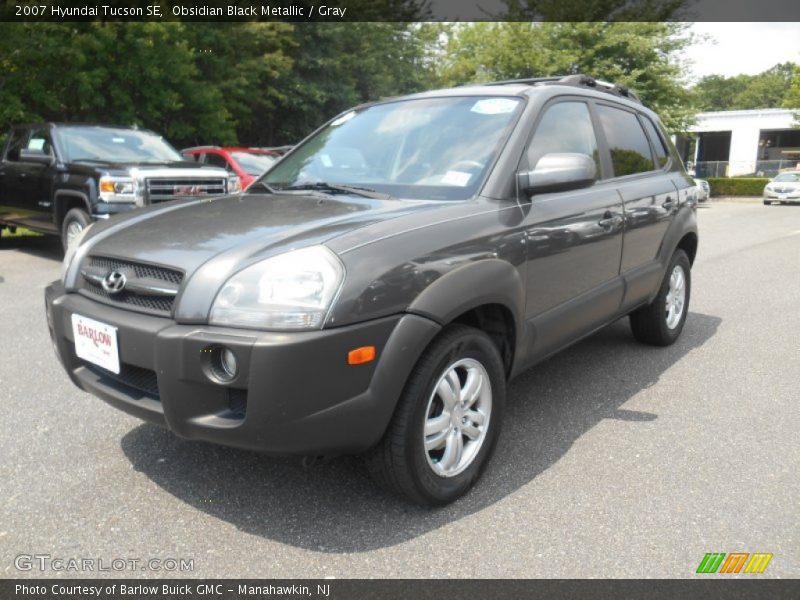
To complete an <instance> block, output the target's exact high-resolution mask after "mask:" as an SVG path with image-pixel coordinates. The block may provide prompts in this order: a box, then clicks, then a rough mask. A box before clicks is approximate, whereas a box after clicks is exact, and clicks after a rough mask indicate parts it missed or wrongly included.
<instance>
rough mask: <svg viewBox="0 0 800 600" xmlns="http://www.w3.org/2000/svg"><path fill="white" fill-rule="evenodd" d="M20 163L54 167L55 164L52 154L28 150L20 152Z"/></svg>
mask: <svg viewBox="0 0 800 600" xmlns="http://www.w3.org/2000/svg"><path fill="white" fill-rule="evenodd" d="M19 160H20V162H31V163H39V164H42V165H52V164H53V162H55V159H54V158H53V155H52V154H45V153H44V152H41V151H39V150H28V149H27V148H23V149H22V150H20V151H19Z"/></svg>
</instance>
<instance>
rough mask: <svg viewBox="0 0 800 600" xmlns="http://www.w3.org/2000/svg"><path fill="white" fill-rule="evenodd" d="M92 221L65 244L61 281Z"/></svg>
mask: <svg viewBox="0 0 800 600" xmlns="http://www.w3.org/2000/svg"><path fill="white" fill-rule="evenodd" d="M92 225H94V223H90V224H89V225H87V226H86V227H84V228H83V230H81V231H80V233H77V234H75V237H73V238H72V240H71V241H70V242H69V245H68V246H67V250H66V251H65V252H64V260H63V261H62V263H61V281H62V282H64V278H65V277H66V275H67V270H68V269H69V265H70V263H71V262H72V259H73V258H75V253H76V252H77V251H78V246H80V245H81V242H82V241H83V238H84V237H85V236H86V232H87V231H89V230H90V229H91V228H92Z"/></svg>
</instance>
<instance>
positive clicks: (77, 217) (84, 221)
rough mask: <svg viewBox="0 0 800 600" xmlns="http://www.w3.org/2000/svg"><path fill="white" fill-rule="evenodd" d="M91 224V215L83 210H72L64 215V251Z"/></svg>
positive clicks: (62, 239)
mask: <svg viewBox="0 0 800 600" xmlns="http://www.w3.org/2000/svg"><path fill="white" fill-rule="evenodd" d="M91 222H92V219H91V217H90V216H89V213H87V212H86V211H85V210H83V209H81V208H72V209H70V210H69V211H68V212H67V214H66V215H64V220H63V221H62V222H61V245H62V246H63V247H64V251H66V250H67V247H68V246H69V244H70V242H71V241H72V240H74V239H75V238H76V237H77V236H78V235H80V233H81V232H82V231H83V230H84V229H86V228H87V227H88V226H89V224H90V223H91Z"/></svg>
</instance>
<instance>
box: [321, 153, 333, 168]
mask: <svg viewBox="0 0 800 600" xmlns="http://www.w3.org/2000/svg"><path fill="white" fill-rule="evenodd" d="M319 162H321V163H322V166H323V167H332V166H333V161H332V160H331V157H330V156H328V155H327V154H320V155H319Z"/></svg>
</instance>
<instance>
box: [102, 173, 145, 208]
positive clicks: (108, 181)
mask: <svg viewBox="0 0 800 600" xmlns="http://www.w3.org/2000/svg"><path fill="white" fill-rule="evenodd" d="M99 191H100V199H101V200H102V201H103V202H136V191H137V185H136V180H135V179H133V178H131V177H101V178H100V185H99Z"/></svg>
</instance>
